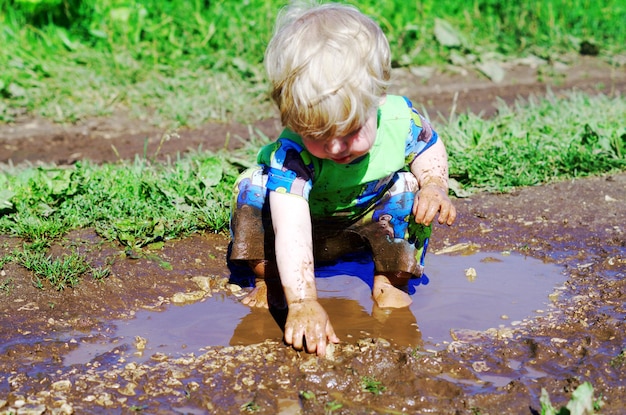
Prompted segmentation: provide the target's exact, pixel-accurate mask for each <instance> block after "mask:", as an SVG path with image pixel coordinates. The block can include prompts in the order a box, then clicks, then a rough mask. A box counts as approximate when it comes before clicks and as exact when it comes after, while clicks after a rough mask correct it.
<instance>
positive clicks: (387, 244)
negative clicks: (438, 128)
mask: <svg viewBox="0 0 626 415" xmlns="http://www.w3.org/2000/svg"><path fill="white" fill-rule="evenodd" d="M265 66H266V70H267V73H268V76H269V79H270V81H271V84H272V87H273V89H272V98H273V100H274V101H275V102H276V104H277V106H278V108H279V110H280V115H281V120H282V123H283V125H284V126H285V129H284V131H283V132H282V133H281V134H280V137H279V138H278V140H276V141H275V142H274V143H272V144H269V145H267V146H265V147H263V148H262V149H261V150H260V151H259V154H258V160H257V161H258V164H259V166H258V167H254V168H251V169H248V170H247V171H245V172H244V173H242V174H241V176H240V177H239V179H238V181H237V183H236V185H235V192H234V200H233V206H232V208H233V210H232V215H231V234H232V244H231V251H230V255H229V260H230V261H236V262H241V261H244V262H247V263H248V264H249V265H250V266H251V267H252V269H253V271H254V273H255V275H256V277H257V283H256V287H255V289H254V290H253V291H252V292H251V293H249V294H248V296H247V297H246V298H245V299H244V301H243V302H244V303H246V304H248V305H250V306H257V307H267V304H268V301H269V302H270V305H275V306H279V307H280V305H281V302H282V304H283V308H284V302H285V301H286V306H287V307H288V312H287V319H286V322H285V327H284V339H285V342H286V343H287V344H290V345H292V346H293V347H294V348H295V349H297V350H301V349H303V348H305V349H306V350H307V351H308V352H309V353H317V354H318V355H320V356H323V355H324V354H325V352H326V346H327V344H328V343H329V342H332V343H337V342H339V339H338V338H337V336H336V334H335V332H334V330H333V327H332V325H331V323H330V321H329V318H328V315H327V314H326V312H325V311H324V309H323V308H322V307H321V306H320V304H319V303H318V301H317V290H316V284H315V275H314V266H315V263H316V262H318V261H331V260H336V259H338V258H340V257H341V256H343V255H345V254H347V253H350V252H355V251H360V250H369V251H370V252H371V254H372V257H373V262H374V266H375V275H374V280H373V289H372V297H373V299H374V301H375V302H376V304H377V305H378V306H379V307H396V308H400V307H406V306H408V305H409V304H410V303H411V298H410V296H409V295H408V293H407V291H408V290H407V288H408V281H409V279H410V278H412V277H419V276H421V275H422V272H423V268H424V255H425V253H426V248H427V245H428V238H429V236H430V232H431V227H430V225H431V222H432V221H433V220H434V218H435V217H436V216H437V214H438V221H439V223H442V224H443V223H445V224H448V225H451V224H452V223H453V222H454V219H455V217H456V210H455V208H454V206H453V205H452V203H451V201H450V199H449V198H448V163H447V154H446V150H445V147H444V145H443V143H442V142H441V140H440V139H439V138H438V136H437V133H436V132H435V131H434V130H433V129H432V127H431V126H430V124H429V123H428V121H426V120H425V119H424V118H423V117H422V116H421V115H420V114H419V113H418V112H417V111H416V110H415V109H414V108H413V105H412V104H411V102H410V101H409V100H408V99H406V98H404V97H400V96H393V95H387V94H386V88H387V85H388V82H389V76H390V70H391V64H390V50H389V44H388V42H387V39H386V37H385V36H384V34H383V33H382V31H381V29H380V27H379V26H378V25H377V24H376V23H374V22H373V21H372V20H371V19H370V18H368V17H366V16H365V15H363V14H362V13H361V12H359V11H358V10H357V9H356V8H354V7H352V6H348V5H339V4H324V5H316V6H309V7H303V6H291V7H290V8H288V9H286V11H285V13H283V14H282V15H281V16H279V21H278V23H277V30H276V32H275V34H274V37H273V38H272V40H271V42H270V44H269V46H268V48H267V51H266V54H265ZM276 292H278V293H280V295H282V293H284V297H282V296H279V295H276V294H275V293H276ZM273 293H274V294H273ZM272 295H273V296H274V298H272ZM268 296H269V297H270V298H269V299H268Z"/></svg>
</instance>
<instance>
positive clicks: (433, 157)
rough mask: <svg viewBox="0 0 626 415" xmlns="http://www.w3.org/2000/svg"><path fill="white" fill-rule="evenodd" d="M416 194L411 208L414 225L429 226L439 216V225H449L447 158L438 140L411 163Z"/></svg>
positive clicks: (452, 215)
mask: <svg viewBox="0 0 626 415" xmlns="http://www.w3.org/2000/svg"><path fill="white" fill-rule="evenodd" d="M411 172H412V173H413V174H414V175H415V177H417V182H418V183H419V188H420V191H419V193H418V195H417V198H416V199H415V203H414V204H413V214H414V215H415V221H416V222H417V223H422V224H424V225H430V223H431V222H432V221H433V219H435V216H436V215H437V212H439V223H441V224H443V223H445V224H447V225H452V223H454V219H455V218H456V209H455V207H454V205H453V204H452V201H451V200H450V198H449V197H448V154H447V153H446V148H445V146H444V145H443V142H442V141H441V139H438V140H437V141H436V142H435V144H433V145H432V146H431V147H430V148H428V149H427V150H425V151H424V152H423V153H422V154H420V155H419V156H418V157H417V158H416V159H415V160H413V163H411Z"/></svg>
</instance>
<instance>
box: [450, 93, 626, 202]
mask: <svg viewBox="0 0 626 415" xmlns="http://www.w3.org/2000/svg"><path fill="white" fill-rule="evenodd" d="M624 119H626V99H625V97H620V96H617V97H613V98H610V97H608V96H606V95H599V96H595V97H590V96H587V95H585V94H582V93H577V92H573V93H570V94H567V95H565V96H561V97H556V96H555V95H553V94H548V96H547V97H545V98H541V99H538V98H531V99H530V100H529V101H522V100H520V101H518V102H517V103H516V104H514V105H512V106H507V105H506V104H504V103H501V104H500V105H499V107H498V113H497V115H496V116H495V117H493V118H490V119H485V118H483V117H481V116H480V114H473V113H465V114H463V115H461V116H458V117H453V118H452V119H451V120H450V122H448V123H447V124H445V125H444V126H443V128H442V129H441V131H440V132H441V134H442V136H443V137H444V140H445V142H446V145H447V147H448V152H449V156H450V176H451V178H453V179H455V180H456V182H453V189H454V190H455V191H456V192H457V194H458V195H461V194H462V191H463V189H462V188H461V187H465V188H466V189H465V190H468V189H474V190H477V189H480V190H489V191H506V190H509V189H511V188H513V187H520V186H532V185H536V184H539V183H547V182H551V181H555V180H560V179H563V178H573V177H584V176H588V175H593V174H599V173H603V172H611V171H620V170H624V169H626V127H625V126H624V123H623V120H624ZM457 183H458V184H460V186H458V187H457Z"/></svg>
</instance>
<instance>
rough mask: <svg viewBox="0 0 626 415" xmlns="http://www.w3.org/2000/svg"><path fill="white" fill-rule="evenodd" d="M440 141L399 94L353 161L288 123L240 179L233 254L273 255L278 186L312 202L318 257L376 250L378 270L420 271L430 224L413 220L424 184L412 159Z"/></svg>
mask: <svg viewBox="0 0 626 415" xmlns="http://www.w3.org/2000/svg"><path fill="white" fill-rule="evenodd" d="M437 139H438V136H437V133H436V132H435V131H434V130H433V129H432V127H431V126H430V124H429V122H428V121H426V120H425V119H424V118H423V117H422V116H421V115H420V114H419V113H418V112H417V111H416V110H415V109H414V108H413V105H412V103H411V102H410V101H409V100H408V99H406V98H404V97H401V96H393V95H389V96H387V99H386V101H385V103H384V104H383V105H382V106H380V107H379V109H378V119H377V132H376V139H375V142H374V144H373V146H372V148H371V150H370V151H369V152H368V153H367V154H366V155H365V156H363V157H361V158H359V159H357V160H355V161H353V162H352V163H350V164H338V163H335V162H333V161H331V160H326V159H319V158H317V157H315V156H313V155H312V154H310V153H309V152H308V151H307V150H306V148H305V146H304V145H303V143H302V138H301V137H299V136H298V135H297V134H295V133H294V132H292V131H290V130H288V129H285V130H284V131H283V132H282V133H281V135H280V137H279V138H278V140H276V141H275V142H274V143H271V144H269V145H267V146H265V147H263V148H262V149H261V150H260V151H259V154H258V158H257V161H258V164H259V165H258V166H256V167H252V168H250V169H248V170H247V171H245V172H244V173H242V174H241V175H240V177H239V178H238V180H237V182H236V184H235V190H234V194H233V201H232V205H231V206H232V211H231V236H232V247H231V253H230V257H229V259H230V260H233V261H235V260H253V259H268V260H274V235H273V227H272V223H271V215H270V212H269V192H270V191H276V192H283V193H289V194H292V195H294V197H302V198H304V199H305V200H307V202H308V204H309V209H310V212H311V218H312V225H313V226H312V229H313V250H314V252H313V254H314V258H315V259H316V261H330V260H335V259H338V258H339V257H341V256H342V255H344V254H347V253H350V252H354V251H359V250H370V251H371V254H372V257H373V260H374V265H375V270H376V271H377V272H398V271H404V272H408V273H410V274H413V275H415V276H420V275H421V274H422V272H423V268H424V255H425V253H426V248H427V246H428V238H429V237H430V232H431V228H430V227H426V226H423V225H419V224H416V223H415V221H414V218H413V215H412V212H411V210H412V206H413V201H414V199H415V196H416V194H417V192H418V190H419V187H418V183H417V179H416V178H415V177H414V176H413V175H412V174H411V173H410V171H409V165H410V164H411V163H412V162H413V161H414V160H415V159H416V158H417V157H419V155H420V154H421V153H423V152H424V151H425V150H427V149H428V148H429V147H430V146H432V145H433V144H434V143H435V142H436V141H437Z"/></svg>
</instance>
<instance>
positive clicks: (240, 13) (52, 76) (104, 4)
mask: <svg viewBox="0 0 626 415" xmlns="http://www.w3.org/2000/svg"><path fill="white" fill-rule="evenodd" d="M286 3H287V2H286V0H282V1H279V0H271V1H265V0H248V1H245V2H236V1H225V0H219V1H210V2H209V1H204V0H203V1H200V0H195V1H186V2H174V1H165V0H126V1H121V0H87V1H77V0H0V44H2V45H3V47H2V48H1V49H0V67H2V68H3V71H2V73H1V74H0V121H11V120H13V119H15V117H17V116H19V115H22V114H24V113H30V114H38V115H42V116H44V117H47V118H51V119H54V120H57V121H64V122H68V121H69V122H73V121H76V120H79V119H82V118H85V117H88V116H94V115H108V114H111V113H112V112H114V111H118V110H122V111H127V112H130V113H132V114H135V115H136V116H144V117H145V116H149V117H150V121H152V122H154V123H155V124H159V125H164V126H168V127H173V126H177V125H189V126H197V125H200V124H202V123H205V122H207V121H215V120H220V121H224V120H233V119H234V120H238V121H243V122H251V121H254V120H256V119H258V118H262V117H266V116H268V115H269V114H272V111H273V109H272V106H271V105H270V103H269V101H268V99H267V89H268V87H267V84H266V82H265V77H264V72H263V69H262V65H261V63H262V59H263V51H264V49H265V46H266V45H267V42H268V41H269V39H270V36H271V33H272V29H273V22H274V19H275V15H276V13H277V11H278V10H279V9H280V8H281V7H282V6H284V5H285V4H286ZM351 3H355V4H358V5H359V7H360V8H361V9H362V10H363V11H364V12H365V13H367V14H369V15H371V16H372V17H373V18H374V19H375V20H376V21H378V22H379V23H380V24H381V26H382V27H383V29H384V30H385V32H386V34H387V36H388V38H389V40H390V43H391V47H392V51H393V62H394V65H396V66H400V65H424V64H427V65H441V64H443V63H446V62H449V61H450V60H451V59H452V58H453V56H454V57H455V59H457V60H458V59H459V56H465V57H468V58H467V59H466V60H467V61H470V60H478V61H480V60H481V59H483V57H484V59H489V60H490V59H492V58H493V56H494V55H495V56H496V57H499V58H500V59H506V58H509V57H514V56H524V55H528V54H534V55H538V56H540V57H542V58H545V59H548V60H551V61H552V60H555V59H558V57H559V56H560V55H562V54H566V53H578V52H579V51H580V50H581V46H582V45H584V44H585V45H591V47H588V48H587V50H592V51H593V50H594V49H597V52H598V53H599V54H600V55H601V56H604V57H610V56H611V55H613V54H615V53H618V52H620V51H622V50H623V45H624V44H625V43H626V26H625V25H624V24H623V22H624V21H625V20H626V5H625V4H624V2H622V1H620V0H607V1H604V2H591V1H589V0H575V1H571V0H567V1H566V0H545V1H532V2H504V1H496V0H474V1H471V2H467V1H460V0H459V1H447V2H437V1H435V0H421V1H417V0H416V1H413V2H407V1H402V2H401V1H393V2H382V3H381V2H379V1H375V0H361V1H358V2H357V1H351ZM594 53H595V52H594ZM470 57H471V58H470Z"/></svg>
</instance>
